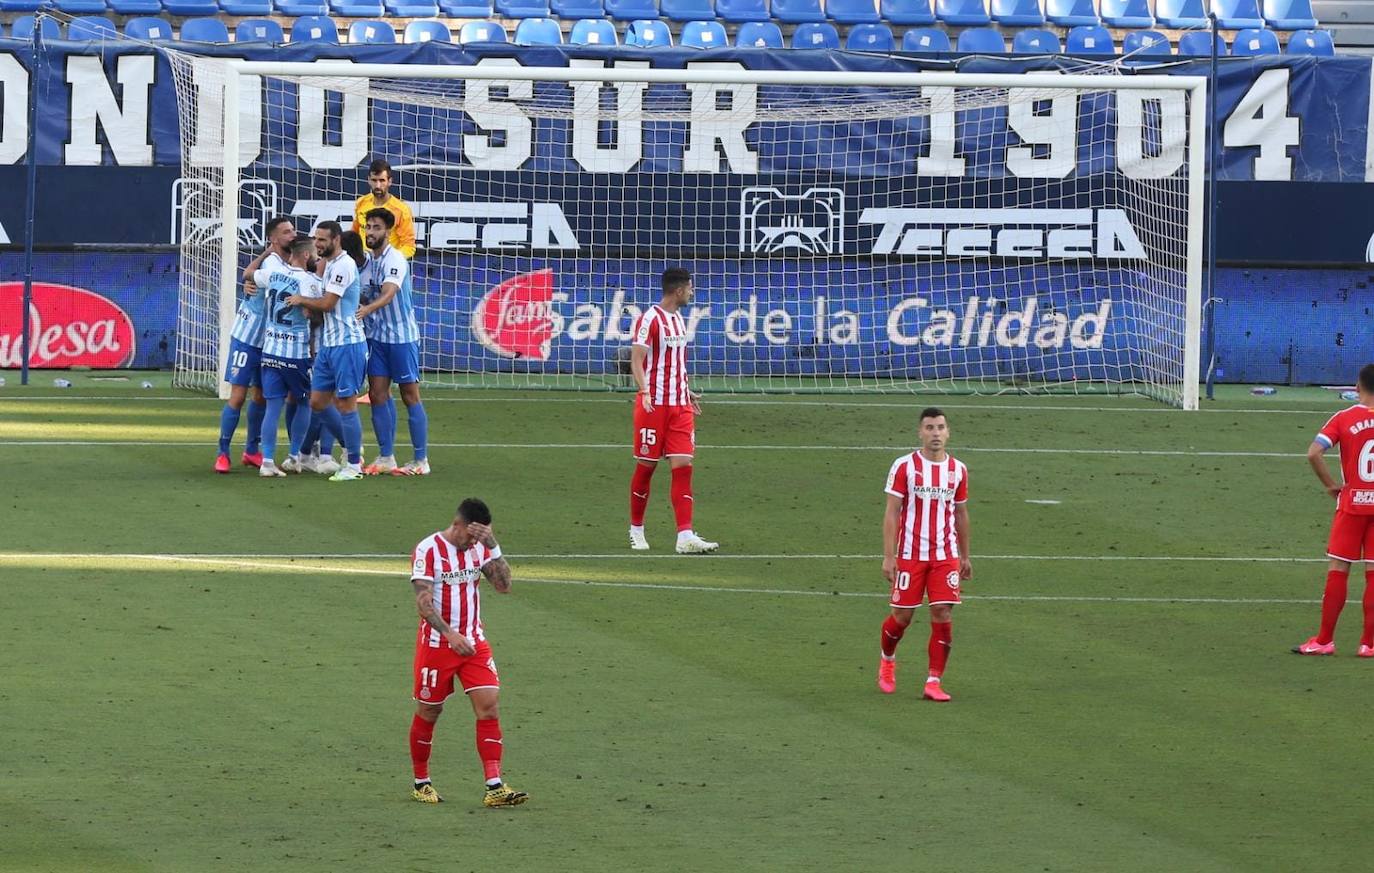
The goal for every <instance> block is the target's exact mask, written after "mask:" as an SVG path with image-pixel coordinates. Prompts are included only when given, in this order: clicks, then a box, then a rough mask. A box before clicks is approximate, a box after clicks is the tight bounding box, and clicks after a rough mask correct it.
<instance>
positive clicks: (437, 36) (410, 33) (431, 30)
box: [405, 21, 453, 42]
mask: <svg viewBox="0 0 1374 873" xmlns="http://www.w3.org/2000/svg"><path fill="white" fill-rule="evenodd" d="M405 36H406V42H453V32H452V31H450V30H449V29H448V25H447V24H445V23H443V22H442V21H412V22H410V23H409V24H407V25H406V34H405Z"/></svg>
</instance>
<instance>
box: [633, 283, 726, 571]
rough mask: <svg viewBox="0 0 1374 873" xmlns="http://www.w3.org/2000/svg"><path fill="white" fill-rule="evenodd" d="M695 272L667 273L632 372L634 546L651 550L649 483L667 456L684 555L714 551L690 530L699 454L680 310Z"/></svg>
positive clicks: (640, 330)
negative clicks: (635, 392)
mask: <svg viewBox="0 0 1374 873" xmlns="http://www.w3.org/2000/svg"><path fill="white" fill-rule="evenodd" d="M693 290H694V289H693V287H692V274H691V273H688V272H687V271H686V270H684V269H682V268H681V267H671V268H669V269H667V270H664V271H663V299H662V300H661V301H660V302H659V304H658V305H657V306H651V307H649V309H648V310H647V311H645V313H644V314H643V315H641V316H640V317H639V320H638V321H636V322H635V327H634V345H633V346H631V347H630V371H631V372H632V373H634V377H635V384H636V385H638V386H639V396H638V397H637V398H636V400H635V417H634V455H635V461H636V463H635V471H634V476H633V477H632V478H631V479H630V548H632V549H647V548H649V542H648V540H646V539H645V537H644V510H645V508H646V507H647V506H648V505H649V483H650V482H651V481H652V480H653V477H654V470H655V468H657V467H658V461H659V459H660V458H662V457H663V456H664V455H667V457H668V466H669V467H671V468H672V471H673V483H672V492H671V494H672V501H673V515H674V516H675V517H676V518H677V552H678V554H680V555H686V554H699V553H702V552H714V551H715V550H716V549H718V548H719V547H720V545H719V544H718V543H711V542H707V541H706V540H704V539H702V538H701V537H699V536H697V535H696V532H695V531H693V529H692V508H693V500H692V456H693V454H695V452H696V442H697V438H696V416H697V415H700V414H701V405H700V403H699V402H698V401H699V399H700V397H701V395H699V394H696V393H695V392H693V391H692V389H691V388H690V387H689V386H688V384H687V323H686V322H685V321H683V319H682V313H681V310H682V308H683V307H684V306H686V305H687V304H689V303H691V302H692V295H693Z"/></svg>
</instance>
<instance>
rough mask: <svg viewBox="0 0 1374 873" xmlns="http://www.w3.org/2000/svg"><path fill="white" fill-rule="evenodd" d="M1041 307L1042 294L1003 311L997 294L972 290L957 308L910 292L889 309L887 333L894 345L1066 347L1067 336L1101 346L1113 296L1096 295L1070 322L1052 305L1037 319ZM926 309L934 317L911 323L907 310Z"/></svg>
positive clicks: (920, 312)
mask: <svg viewBox="0 0 1374 873" xmlns="http://www.w3.org/2000/svg"><path fill="white" fill-rule="evenodd" d="M980 305H981V307H982V309H981V311H980ZM1039 308H1040V301H1039V298H1038V297H1037V296H1036V295H1034V294H1032V295H1029V296H1028V297H1026V298H1025V300H1024V305H1023V307H1022V308H1020V309H1011V308H1009V309H1007V310H1006V311H1005V312H1002V314H1001V315H1000V316H999V315H998V311H999V301H998V300H997V299H996V298H991V297H990V298H987V299H986V300H984V299H983V298H980V297H979V296H978V295H976V294H975V295H972V296H970V297H969V298H968V299H967V300H965V302H964V308H963V311H962V312H961V311H959V310H957V309H932V308H931V302H930V301H929V300H927V299H926V298H924V297H908V298H906V299H905V300H903V301H901V302H900V303H898V304H897V305H896V306H894V307H892V310H891V311H890V312H889V313H888V316H887V338H888V341H889V342H891V343H892V344H893V345H895V346H901V347H908V346H921V345H923V346H929V347H932V348H941V347H943V348H952V347H955V346H959V347H967V346H988V345H997V346H1001V347H1003V348H1026V347H1028V346H1034V347H1035V348H1037V349H1041V350H1049V349H1062V348H1063V347H1064V343H1065V341H1067V342H1068V343H1069V346H1070V347H1071V348H1075V349H1100V348H1102V342H1103V339H1104V338H1105V337H1106V334H1107V326H1108V321H1109V319H1110V318H1111V314H1112V301H1111V299H1110V298H1106V297H1104V298H1103V299H1102V300H1100V301H1098V304H1097V309H1096V310H1095V311H1094V310H1092V309H1086V310H1084V311H1083V312H1082V313H1080V314H1079V315H1078V317H1077V318H1075V319H1074V320H1073V321H1072V322H1070V321H1069V316H1068V315H1067V314H1066V313H1064V312H1061V311H1059V310H1057V309H1053V310H1049V311H1046V312H1045V313H1044V314H1043V315H1040V319H1039V323H1038V324H1037V323H1036V315H1037V310H1038V309H1039ZM926 311H929V313H930V317H929V321H928V323H926V325H925V326H924V327H919V328H918V327H915V326H912V325H911V324H910V322H911V319H910V318H908V317H907V315H908V313H910V314H911V315H912V316H914V317H915V319H916V321H917V322H918V324H919V322H920V321H921V320H922V318H923V316H924V315H925V313H926Z"/></svg>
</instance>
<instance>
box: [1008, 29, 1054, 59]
mask: <svg viewBox="0 0 1374 873" xmlns="http://www.w3.org/2000/svg"><path fill="white" fill-rule="evenodd" d="M1063 48H1064V47H1063V46H1061V45H1060V44H1059V37H1057V36H1055V35H1054V34H1053V33H1052V32H1050V31H1048V30H1018V31H1017V32H1016V35H1015V36H1013V37H1012V38H1011V50H1012V51H1013V52H1015V53H1016V54H1019V55H1057V54H1059V53H1060V52H1061V51H1063Z"/></svg>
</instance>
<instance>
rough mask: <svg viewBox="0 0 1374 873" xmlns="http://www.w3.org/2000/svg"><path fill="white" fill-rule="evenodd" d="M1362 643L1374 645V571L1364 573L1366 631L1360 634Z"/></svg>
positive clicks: (1363, 644)
mask: <svg viewBox="0 0 1374 873" xmlns="http://www.w3.org/2000/svg"><path fill="white" fill-rule="evenodd" d="M1360 645H1362V646H1374V573H1371V572H1369V571H1368V570H1366V571H1365V574H1364V633H1362V634H1360Z"/></svg>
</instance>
